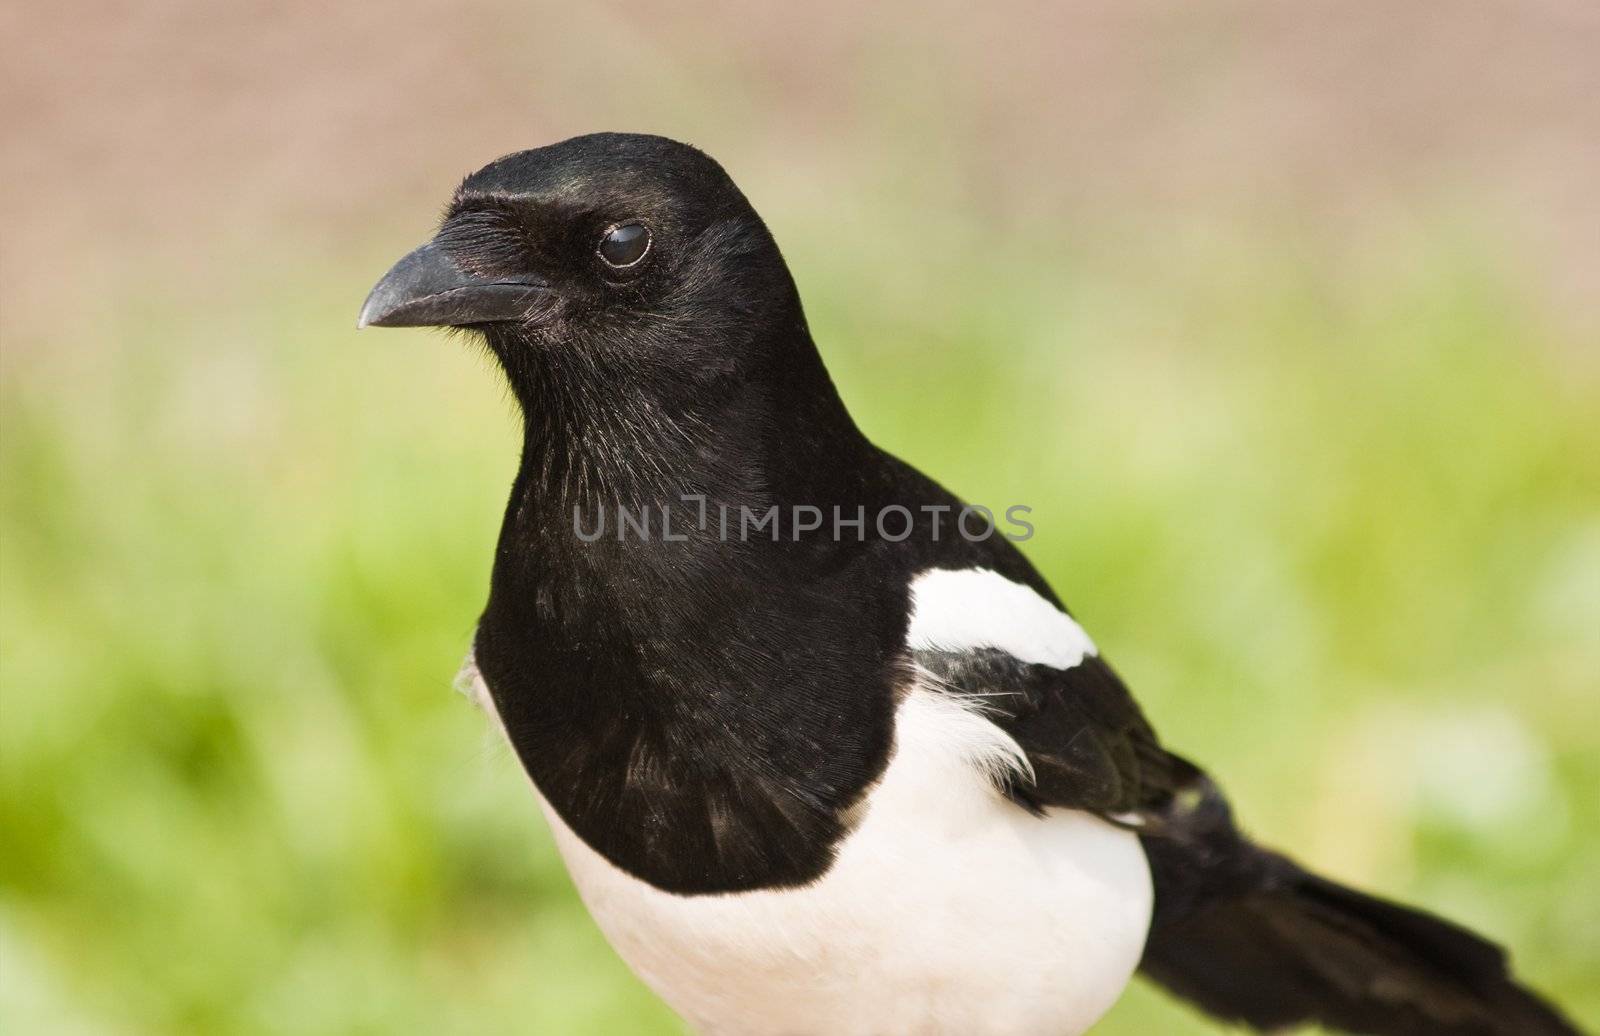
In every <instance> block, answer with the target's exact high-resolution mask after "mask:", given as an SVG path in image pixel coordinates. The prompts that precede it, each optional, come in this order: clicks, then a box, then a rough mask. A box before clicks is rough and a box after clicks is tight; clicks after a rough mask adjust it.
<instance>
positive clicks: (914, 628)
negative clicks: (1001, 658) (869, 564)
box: [906, 568, 1099, 669]
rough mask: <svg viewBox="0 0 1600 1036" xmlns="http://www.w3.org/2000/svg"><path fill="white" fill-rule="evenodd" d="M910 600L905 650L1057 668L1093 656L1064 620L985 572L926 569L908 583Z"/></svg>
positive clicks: (1030, 594) (1031, 593) (1030, 592)
mask: <svg viewBox="0 0 1600 1036" xmlns="http://www.w3.org/2000/svg"><path fill="white" fill-rule="evenodd" d="M911 601H912V610H911V629H910V631H909V632H908V633H907V635H906V646H907V647H909V648H911V650H913V651H930V650H931V651H971V650H975V649H978V648H998V649H999V650H1001V651H1004V652H1006V653H1007V654H1009V655H1011V656H1012V657H1013V658H1016V659H1017V660H1018V661H1021V662H1027V663H1029V664H1032V665H1048V666H1054V667H1055V668H1057V669H1071V668H1072V667H1073V666H1075V665H1077V664H1078V663H1080V662H1082V661H1083V660H1084V658H1085V657H1086V656H1089V655H1095V654H1098V653H1099V652H1098V651H1097V650H1096V649H1095V646H1094V641H1092V640H1090V639H1089V634H1087V633H1085V632H1084V631H1083V627H1082V626H1079V625H1078V624H1077V623H1076V622H1073V621H1072V617H1071V616H1070V615H1068V614H1067V613H1066V612H1064V611H1062V610H1061V609H1059V608H1057V607H1056V606H1055V605H1053V604H1051V603H1050V602H1049V601H1047V600H1045V599H1044V598H1043V597H1041V596H1039V593H1038V592H1037V591H1036V590H1034V589H1033V588H1031V587H1027V586H1023V585H1022V584H1021V583H1013V582H1012V581H1011V580H1009V579H1007V578H1006V577H1005V576H1002V575H1001V574H1000V573H998V572H992V571H990V570H989V569H986V568H963V569H950V568H934V569H929V570H928V571H926V572H923V573H922V574H921V575H919V576H917V578H916V579H915V580H914V581H913V582H912V584H911Z"/></svg>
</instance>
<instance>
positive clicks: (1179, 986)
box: [1140, 771, 1578, 1036]
mask: <svg viewBox="0 0 1600 1036" xmlns="http://www.w3.org/2000/svg"><path fill="white" fill-rule="evenodd" d="M1143 840H1144V845H1145V850H1146V854H1147V855H1148V856H1149V859H1150V865H1151V873H1152V877H1153V879H1154V881H1155V885H1156V901H1157V904H1158V905H1157V910H1156V916H1155V918H1154V920H1153V922H1152V925H1151V932H1150V938H1149V941H1148V943H1147V944H1146V948H1145V954H1144V960H1143V961H1142V962H1141V965H1140V967H1141V969H1142V970H1143V971H1144V972H1145V974H1146V975H1148V976H1149V977H1150V978H1152V979H1154V980H1155V981H1156V982H1158V983H1160V984H1161V985H1163V986H1165V987H1166V988H1167V989H1168V990H1170V991H1171V992H1173V993H1175V994H1177V995H1178V996H1180V997H1183V998H1185V999H1188V1000H1191V1001H1193V1002H1194V1003H1195V1004H1197V1005H1198V1006H1200V1007H1201V1008H1203V1009H1205V1010H1206V1011H1208V1012H1210V1013H1211V1014H1214V1015H1217V1016H1218V1017H1220V1018H1223V1019H1226V1020H1228V1021H1231V1022H1236V1023H1244V1024H1247V1025H1251V1026H1254V1027H1256V1028H1259V1029H1281V1028H1286V1027H1292V1026H1296V1025H1301V1024H1311V1023H1317V1024H1321V1025H1324V1026H1327V1027H1329V1028H1334V1029H1341V1030H1344V1031H1347V1032H1353V1033H1368V1034H1372V1036H1572V1034H1576V1033H1577V1031H1578V1030H1577V1029H1576V1028H1574V1027H1573V1025H1572V1023H1570V1022H1568V1021H1567V1020H1566V1019H1565V1018H1563V1017H1562V1016H1561V1014H1560V1013H1559V1012H1558V1011H1556V1010H1555V1008H1553V1007H1552V1006H1551V1005H1549V1004H1547V1003H1545V1002H1544V1001H1543V1000H1541V999H1540V998H1539V997H1538V996H1537V995H1535V994H1534V993H1533V992H1531V991H1529V990H1528V989H1527V988H1525V987H1523V986H1521V985H1519V984H1518V983H1517V982H1516V981H1515V980H1514V979H1513V978H1512V977H1511V975H1510V974H1509V972H1508V969H1507V966H1506V956H1505V953H1504V952H1503V951H1502V950H1501V949H1500V948H1499V947H1497V946H1495V945H1494V944H1492V943H1490V942H1488V941H1486V940H1484V939H1482V938H1479V937H1478V936H1476V935H1474V934H1472V933H1471V932H1469V931H1467V930H1466V929H1464V928H1460V927H1457V926H1456V925H1453V924H1450V923H1449V922H1447V921H1443V920H1440V919H1439V918H1437V917H1433V916H1432V915H1429V914H1426V913H1423V912H1421V911H1418V910H1412V909H1410V908H1408V907H1403V906H1400V905H1398V904H1396V903H1390V902H1387V901H1385V900H1382V899H1378V898H1376V897H1374V896H1369V895H1366V894H1365V893H1362V892H1357V891H1355V890H1354V889H1349V888H1346V887H1344V886H1342V885H1338V884H1335V883H1334V882H1331V881H1328V880H1326V879H1324V878H1320V877H1317V876H1316V875H1315V874H1311V873H1309V872H1308V871H1305V870H1303V869H1302V868H1300V867H1299V866H1298V865H1296V864H1295V863H1293V862H1292V861H1290V860H1288V859H1286V858H1284V857H1283V856H1280V855H1278V854H1277V853H1274V852H1271V851H1269V850H1266V849H1262V848H1260V847H1258V846H1256V845H1254V844H1253V843H1251V842H1250V841H1249V840H1248V839H1246V838H1245V837H1244V836H1243V835H1241V834H1240V833H1239V832H1238V830H1237V828H1236V827H1235V826H1234V824H1233V820H1232V817H1231V815H1230V814H1229V811H1228V807H1227V803H1226V802H1225V801H1224V800H1223V798H1222V796H1221V794H1220V793H1219V792H1218V791H1217V790H1216V788H1215V786H1214V785H1212V784H1211V782H1210V781H1209V780H1208V779H1207V778H1205V776H1204V775H1203V774H1200V773H1199V772H1198V771H1195V779H1194V780H1193V782H1191V784H1190V787H1189V788H1188V789H1186V790H1185V791H1184V792H1181V793H1180V794H1179V795H1177V796H1175V797H1174V801H1173V807H1172V809H1171V810H1170V811H1169V816H1168V817H1167V818H1166V819H1165V821H1164V822H1163V823H1161V824H1159V825H1156V826H1153V827H1152V828H1151V829H1150V830H1149V831H1148V832H1147V833H1146V834H1145V835H1144V839H1143Z"/></svg>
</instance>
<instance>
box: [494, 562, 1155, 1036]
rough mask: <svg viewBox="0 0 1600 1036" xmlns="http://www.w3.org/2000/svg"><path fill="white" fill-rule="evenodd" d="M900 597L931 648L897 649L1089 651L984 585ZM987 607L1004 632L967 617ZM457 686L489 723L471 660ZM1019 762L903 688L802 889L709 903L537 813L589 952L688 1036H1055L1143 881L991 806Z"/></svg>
mask: <svg viewBox="0 0 1600 1036" xmlns="http://www.w3.org/2000/svg"><path fill="white" fill-rule="evenodd" d="M951 576H955V577H958V578H956V579H954V580H952V579H950V578H948V577H951ZM926 586H931V587H932V589H933V591H934V592H931V593H929V592H924V588H925V587H926ZM958 586H960V587H965V588H967V589H970V590H973V591H979V593H978V594H977V596H959V595H957V594H956V593H955V592H954V591H955V589H956V588H957V587H958ZM915 589H916V602H917V618H916V620H915V621H914V623H913V627H912V635H913V638H917V637H918V636H919V631H921V634H922V635H926V634H927V633H928V631H936V633H937V637H936V639H935V640H933V641H926V640H923V641H920V642H919V643H914V644H913V646H929V645H930V644H931V643H937V644H939V645H940V646H942V647H947V648H960V647H975V646H984V647H999V648H1002V649H1004V650H1008V651H1012V653H1014V654H1016V655H1017V657H1019V658H1023V659H1025V660H1029V661H1035V662H1043V663H1044V664H1059V663H1057V662H1055V661H1053V660H1056V659H1065V658H1073V659H1074V660H1076V659H1081V657H1082V655H1083V654H1084V653H1085V651H1092V650H1093V645H1089V644H1088V638H1087V637H1085V636H1083V633H1082V631H1081V630H1078V628H1077V624H1076V623H1073V622H1072V620H1071V619H1069V618H1067V617H1066V616H1065V615H1062V614H1061V613H1060V612H1059V611H1057V610H1056V609H1055V608H1054V607H1052V606H1051V605H1050V604H1049V603H1048V602H1046V601H1045V600H1044V599H1043V598H1041V597H1040V596H1039V595H1038V594H1036V593H1034V592H1033V591H1032V590H1029V589H1027V588H1025V587H1021V586H1018V585H1017V584H1014V583H1011V582H1009V581H1007V580H1005V579H1003V578H1001V577H1000V576H998V575H995V574H993V573H987V572H976V571H974V572H955V573H952V572H945V571H936V572H932V573H928V574H925V575H923V576H922V577H920V578H919V579H918V581H917V584H916V588H915ZM1030 599H1031V601H1032V602H1036V603H1033V604H1028V603H1027V602H1028V601H1029V600H1030ZM990 607H994V608H998V609H1000V610H1001V611H1002V613H1003V615H1004V616H1006V617H1007V618H1008V619H1009V620H1010V621H1011V622H1012V623H1014V626H1011V627H1007V626H1006V625H1004V624H1001V623H995V622H992V621H990V620H989V619H988V618H986V617H985V616H986V615H987V612H988V609H989V608H990ZM1041 608H1042V609H1044V610H1047V611H1048V612H1049V613H1051V614H1048V615H1047V614H1044V613H1043V612H1041V611H1039V609H1041ZM952 611H955V612H958V613H959V614H951V612H952ZM962 616H970V617H973V618H974V619H975V621H974V622H971V623H967V624H966V625H963V622H964V621H965V620H964V619H963V618H962ZM1052 616H1054V617H1052ZM1063 623H1064V624H1065V625H1063ZM1008 629H1010V630H1011V632H1007V630H1008ZM964 630H966V631H967V632H963V631H964ZM974 630H975V631H976V632H972V631H974ZM1024 631H1026V632H1027V633H1030V634H1043V635H1046V636H1049V637H1052V638H1059V637H1063V636H1065V637H1066V638H1067V641H1068V642H1067V644H1066V646H1065V647H1062V646H1060V645H1053V644H1040V643H1035V642H1031V641H1028V640H1026V639H1024V638H1023V636H1022V635H1023V633H1024ZM1085 645H1087V647H1085ZM462 676H463V685H464V686H463V689H464V690H465V691H466V692H467V693H468V695H469V697H472V698H473V699H474V700H475V701H477V702H478V703H479V704H480V705H482V706H484V707H485V708H486V710H487V711H489V712H490V714H491V715H493V714H494V706H493V704H492V702H491V700H490V698H489V695H488V694H487V688H484V687H483V686H482V679H481V677H479V676H478V675H477V671H476V667H475V666H472V665H471V659H469V660H468V667H465V668H464V669H463V673H462ZM495 718H496V721H497V722H498V717H497V716H496V717H495ZM1025 765H1026V760H1025V759H1024V758H1023V757H1022V753H1021V750H1020V749H1019V748H1018V747H1017V745H1016V743H1015V742H1014V741H1013V740H1012V739H1011V738H1010V737H1009V736H1007V735H1006V734H1005V733H1004V732H1003V731H1001V730H1000V729H999V728H998V727H996V726H995V725H994V724H993V723H991V722H990V721H989V720H987V719H986V718H984V716H983V715H982V713H981V712H980V711H979V710H978V709H976V708H974V707H972V705H971V703H970V702H967V701H963V700H961V699H959V698H953V697H951V696H950V695H948V694H946V693H944V692H942V691H938V690H933V689H930V688H929V687H927V686H925V685H922V684H919V685H917V686H914V687H913V688H912V689H911V690H910V692H909V693H908V694H907V695H906V696H905V698H904V699H903V701H902V703H901V705H900V708H899V711H898V712H897V714H896V719H895V748H894V754H893V756H892V758H891V760H890V762H889V765H888V767H887V768H886V770H885V772H884V774H883V776H882V778H881V779H880V780H879V782H878V783H877V784H876V785H875V786H874V787H873V788H872V789H871V790H870V792H869V793H868V794H867V797H866V801H865V803H864V808H863V811H862V815H861V818H860V820H859V822H858V824H857V826H856V828H855V830H854V831H853V832H852V833H851V834H850V835H849V837H848V838H846V840H845V841H844V843H843V845H842V846H841V847H840V849H839V855H838V858H837V860H836V861H835V862H834V864H833V866H832V867H831V868H830V869H829V870H828V872H827V873H826V874H824V875H823V876H822V877H821V878H819V879H818V880H817V881H815V882H813V883H811V884H810V885H807V886H805V887H802V888H796V889H786V890H779V891H761V892H744V893H735V894H726V895H717V896H678V895H673V894H670V893H666V892H662V891H660V890H659V889H656V888H654V887H653V886H650V885H648V884H646V883H644V882H642V881H639V880H638V879H636V878H633V877H631V876H630V875H628V874H626V873H625V872H623V871H621V870H619V869H618V868H617V867H615V866H613V865H612V864H611V863H610V862H608V861H607V860H606V859H605V858H603V857H602V856H600V855H599V854H598V853H596V852H595V851H594V850H592V849H591V848H589V846H588V845H587V844H586V843H584V842H583V840H582V839H581V838H579V837H578V836H577V835H576V834H575V833H573V831H572V830H571V829H570V828H569V827H567V825H566V824H565V823H564V822H563V821H562V820H561V818H560V817H559V816H558V815H557V814H556V812H555V811H554V810H553V809H552V808H551V807H550V805H549V803H548V802H546V801H545V800H544V797H543V796H542V795H541V796H540V798H539V801H540V804H541V805H542V806H543V807H544V811H545V816H546V818H547V819H548V820H549V823H550V827H551V830H552V831H553V832H554V834H555V838H556V843H557V845H558V846H559V847H560V850H561V854H562V856H563V858H564V859H565V860H566V863H567V867H568V870H569V871H570V872H571V873H572V877H573V880H574V882H575V883H576V884H577V886H578V891H579V893H580V894H581V895H582V896H583V899H584V902H585V903H586V904H587V905H588V908H589V911H590V913H591V914H593V916H594V918H595V920H596V922H598V923H599V925H600V927H601V929H602V930H603V931H604V932H605V934H606V936H607V938H609V939H610V940H611V943H612V945H613V946H615V947H616V949H617V952H618V953H620V954H621V955H622V957H623V959H624V960H626V961H627V962H628V964H629V965H630V966H631V967H632V968H633V969H634V971H636V972H637V973H638V974H639V976H640V977H641V978H642V979H643V980H644V981H645V982H646V983H647V984H648V985H649V986H650V987H651V988H652V989H654V990H655V991H656V993H657V994H659V995H660V996H661V997H662V999H664V1000H665V1001H666V1002H667V1003H668V1004H670V1005H671V1006H672V1007H673V1008H674V1009H675V1010H676V1011H678V1012H679V1013H680V1014H682V1015H683V1016H684V1018H685V1019H687V1020H688V1021H689V1023H690V1024H691V1025H692V1026H694V1028H695V1029H696V1030H697V1031H699V1032H702V1033H708V1034H722V1033H728V1034H740V1036H744V1034H761V1033H772V1034H783V1036H808V1034H813V1033H815V1034H828V1036H835V1034H837V1036H847V1034H851V1033H860V1034H885V1033H951V1034H972V1036H977V1034H985V1033H996V1034H1019V1036H1020V1034H1027V1036H1033V1034H1048V1036H1071V1034H1074V1033H1081V1032H1083V1031H1084V1030H1086V1029H1088V1028H1089V1026H1091V1025H1092V1024H1094V1022H1095V1021H1096V1020H1097V1019H1099V1018H1100V1016H1101V1015H1102V1014H1103V1013H1104V1012H1105V1011H1106V1010H1107V1009H1108V1008H1109V1007H1110V1006H1111V1005H1112V1004H1113V1003H1114V1002H1115V1001H1116V999H1117V997H1118V996H1119V995H1120V994H1121V992H1122V990H1123V987H1124V986H1125V985H1126V984H1127V982H1128V979H1129V977H1130V976H1131V975H1132V973H1133V970H1134V968H1135V966H1136V965H1137V964H1138V961H1139V956H1140V953H1141V952H1142V949H1143V946H1144V937H1145V932H1146V930H1147V928H1148V926H1149V921H1150V908H1151V889H1150V878H1149V872H1148V870H1147V869H1146V865H1145V859H1144V854H1143V851H1142V850H1141V849H1140V847H1139V843H1138V839H1137V838H1136V836H1134V835H1133V834H1131V833H1129V832H1127V831H1124V830H1121V829H1119V828H1117V827H1114V826H1112V825H1110V824H1107V823H1104V822H1103V821H1101V820H1099V819H1097V818H1095V817H1092V816H1090V815H1088V814H1085V813H1080V812H1077V811H1073V810H1052V811H1050V813H1049V815H1048V816H1047V817H1046V818H1044V819H1040V818H1038V817H1035V816H1033V815H1031V814H1029V813H1027V812H1026V811H1024V810H1022V809H1020V808H1018V807H1017V806H1016V805H1014V804H1013V803H1011V802H1010V801H1008V800H1006V799H1005V798H1003V797H1002V796H1001V795H1000V794H999V793H998V792H997V791H996V789H995V784H994V781H993V779H992V778H993V777H994V776H995V775H997V774H999V773H1003V772H1007V771H1010V770H1014V769H1017V768H1019V767H1021V766H1025Z"/></svg>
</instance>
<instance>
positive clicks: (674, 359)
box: [359, 133, 809, 416]
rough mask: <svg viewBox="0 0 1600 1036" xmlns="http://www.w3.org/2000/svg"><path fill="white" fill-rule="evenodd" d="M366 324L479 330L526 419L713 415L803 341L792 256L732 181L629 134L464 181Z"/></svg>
mask: <svg viewBox="0 0 1600 1036" xmlns="http://www.w3.org/2000/svg"><path fill="white" fill-rule="evenodd" d="M367 325H373V326H379V327H407V326H440V327H456V328H466V329H469V330H472V331H475V332H480V333H482V334H483V336H484V337H485V339H486V341H487V343H488V345H489V347H490V348H491V349H492V350H493V352H494V354H495V355H496V357H498V359H499V361H500V363H501V365H502V366H503V367H504V368H505V370H506V374H507V376H508V377H509V378H510V380H511V383H512V387H513V389H514V391H515V392H516V394H517V396H518V398H519V400H520V401H521V402H522V403H523V406H524V409H533V408H539V407H548V406H551V405H556V406H558V407H559V405H560V403H561V402H562V401H563V400H565V401H566V402H569V403H570V402H572V401H573V400H574V399H577V398H580V397H581V398H588V399H593V400H596V401H599V400H601V399H607V398H608V397H634V398H643V399H646V400H648V401H649V402H651V403H652V404H653V405H654V406H655V407H656V408H658V409H661V410H664V411H666V412H668V413H671V412H674V411H677V410H679V409H682V410H691V409H693V408H694V407H695V405H696V404H699V405H701V406H708V405H711V404H713V403H715V402H716V400H717V399H718V398H719V397H726V396H728V395H729V394H730V393H736V392H738V391H739V388H740V386H741V385H744V384H747V383H748V382H750V381H751V380H752V379H757V378H759V376H760V371H761V370H763V369H766V368H770V367H771V366H772V365H773V364H777V365H779V366H782V364H783V363H784V357H783V356H781V355H778V354H779V353H781V351H782V350H784V349H786V348H791V349H792V348H794V347H795V346H794V341H793V340H794V338H795V337H796V334H797V333H798V336H799V337H801V338H804V321H803V318H802V317H801V315H800V307H799V301H798V298H797V296H796V294H795V290H794V285H793V282H792V281H791V279H790V277H789V274H788V271H787V268H786V267H785V265H784V262H783V258H782V256H781V255H780V254H779V252H778V249H777V246H776V244H774V242H773V240H772V237H771V235H770V234H769V233H768V232H767V229H766V227H765V226H764V225H763V224H762V222H761V219H760V217H758V216H757V215H756V213H755V210H754V209H752V208H751V207H750V204H749V202H747V201H746V200H745V197H744V195H743V194H742V193H741V192H740V191H739V189H738V188H737V187H736V186H734V183H733V181H732V180H731V179H730V178H729V177H728V175H727V174H726V173H725V172H723V170H722V167H721V166H719V165H718V164H717V163H716V162H715V161H713V160H712V159H711V158H710V157H708V156H707V155H705V154H703V153H702V152H700V151H698V150H696V149H695V148H692V147H690V146H688V145H686V144H680V143H677V142H675V141H672V140H668V139H666V138H664V137H656V136H646V135H640V134H624V133H596V134H591V135H588V136H582V137H574V138H573V139H571V140H566V141H562V142H561V143H559V144H552V145H550V146H548V147H542V148H535V149H533V150H531V151H521V152H517V153H516V154H512V155H508V156H506V157H504V158H501V159H498V160H497V161H494V162H492V163H490V164H489V165H487V166H485V167H484V168H482V169H480V170H478V171H477V172H476V173H473V174H472V175H471V176H469V177H467V178H466V180H465V181H464V182H463V183H462V184H461V186H460V188H458V189H457V191H456V193H455V196H454V198H453V199H452V200H451V202H450V205H449V207H448V209H447V210H446V213H445V217H444V220H443V223H442V225H441V226H440V228H439V232H438V233H437V234H436V235H435V237H434V238H433V240H431V241H429V242H428V243H427V244H425V245H423V246H422V247H421V248H418V249H416V250H415V251H413V252H411V253H410V254H409V255H407V256H405V257H404V258H402V259H401V260H400V261H399V262H398V263H396V264H395V266H394V268H393V269H391V270H390V271H389V273H388V274H387V275H385V276H384V278H383V279H382V280H381V281H379V282H378V285H377V286H376V287H375V288H373V289H372V293H371V295H370V296H369V297H368V298H367V302H366V305H365V306H364V307H363V308H362V311H361V317H360V320H359V326H362V327H365V326H367ZM808 344H809V343H808V342H807V345H808ZM611 401H612V402H615V399H612V400H611ZM530 416H532V415H531V414H530Z"/></svg>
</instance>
